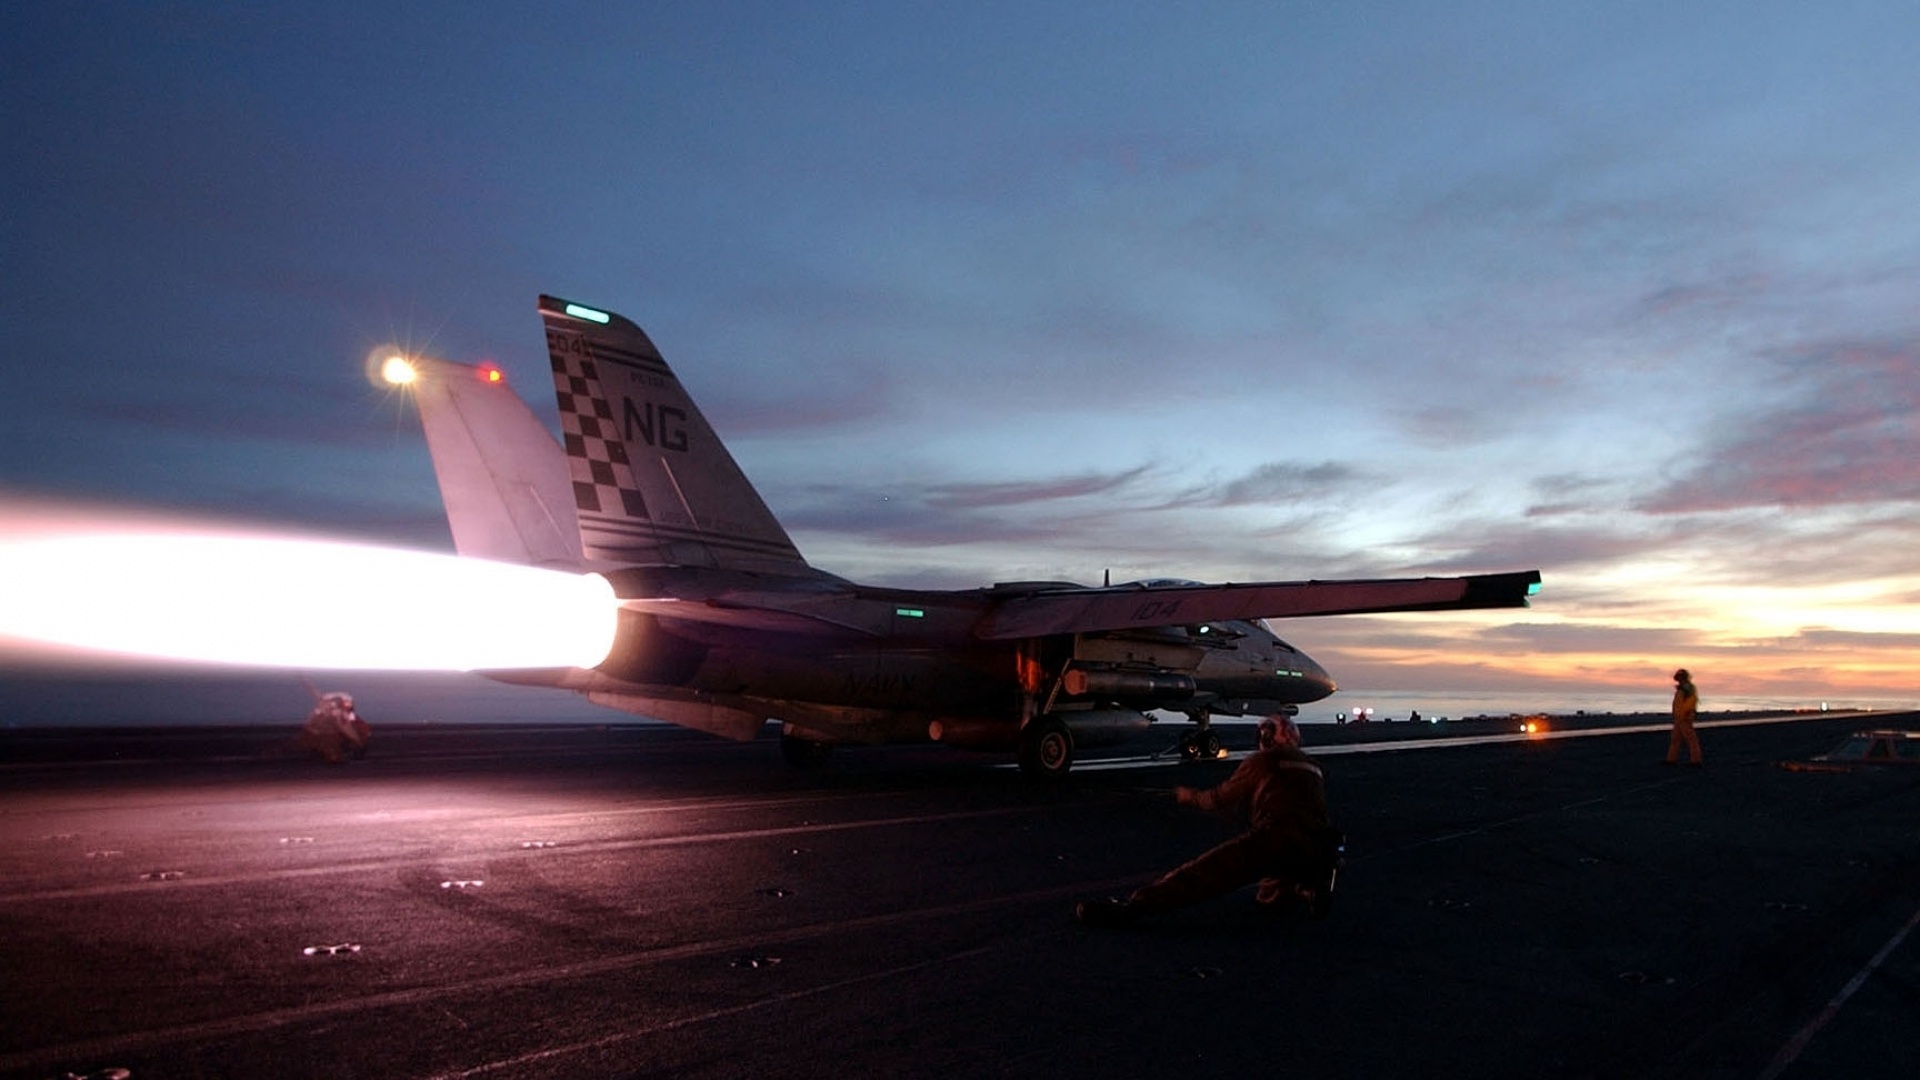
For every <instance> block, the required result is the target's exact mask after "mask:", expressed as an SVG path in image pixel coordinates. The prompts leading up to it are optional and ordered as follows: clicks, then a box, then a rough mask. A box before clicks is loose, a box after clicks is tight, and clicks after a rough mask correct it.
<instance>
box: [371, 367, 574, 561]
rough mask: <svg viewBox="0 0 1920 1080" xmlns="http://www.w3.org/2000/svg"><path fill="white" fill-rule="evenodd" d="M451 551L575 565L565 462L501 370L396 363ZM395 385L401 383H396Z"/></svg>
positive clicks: (497, 557)
mask: <svg viewBox="0 0 1920 1080" xmlns="http://www.w3.org/2000/svg"><path fill="white" fill-rule="evenodd" d="M396 359H403V360H404V361H405V362H404V364H403V365H402V366H401V370H404V371H406V372H407V373H408V374H407V376H406V379H405V380H404V385H405V386H406V387H407V389H408V390H409V391H410V392H411V393H412V394H413V398H414V402H415V404H416V405H417V406H418V407H419V410H420V425H421V427H422V428H424V429H425V431H426V435H427V451H428V453H429V454H431V455H432V457H433V473H434V476H435V478H436V479H438V480H439V482H440V498H441V501H442V502H444V503H445V504H446V508H447V525H448V527H449V529H451V530H452V532H453V547H454V550H455V551H458V552H459V553H460V554H461V555H464V556H466V557H468V558H474V559H492V560H494V561H496V562H512V563H523V564H526V565H528V566H544V567H550V568H553V569H565V570H573V569H577V568H579V566H580V565H581V550H580V525H579V521H578V519H577V518H576V517H575V516H574V510H573V490H572V486H571V484H570V483H569V482H568V480H567V462H566V458H565V456H564V455H563V454H562V453H561V452H560V444H559V443H557V442H555V441H554V438H553V433H552V432H550V431H548V430H547V426H546V425H545V424H543V423H541V422H540V420H539V418H538V417H536V416H534V415H533V411H532V410H531V409H529V408H527V403H526V402H524V401H522V400H520V398H519V396H518V395H516V394H515V393H514V392H513V391H512V390H511V389H509V388H508V386H507V384H506V381H505V380H504V378H502V376H501V374H500V370H499V369H498V368H495V367H492V366H478V367H476V366H473V365H469V364H457V363H454V362H452V361H448V360H435V359H430V358H428V357H404V358H396ZM396 381H401V380H396Z"/></svg>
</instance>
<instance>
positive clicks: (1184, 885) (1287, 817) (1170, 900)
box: [1074, 716, 1342, 926]
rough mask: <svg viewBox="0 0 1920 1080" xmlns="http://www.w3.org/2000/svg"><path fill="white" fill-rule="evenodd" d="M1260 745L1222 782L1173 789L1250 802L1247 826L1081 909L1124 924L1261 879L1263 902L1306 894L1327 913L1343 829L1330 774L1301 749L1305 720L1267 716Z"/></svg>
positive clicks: (1204, 798)
mask: <svg viewBox="0 0 1920 1080" xmlns="http://www.w3.org/2000/svg"><path fill="white" fill-rule="evenodd" d="M1259 744H1260V748H1259V749H1258V750H1257V751H1255V752H1254V754H1253V755H1252V756H1251V757H1249V758H1247V760H1245V761H1243V762H1241V763H1240V767H1239V768H1238V769H1235V770H1234V772H1233V775H1232V776H1229V777H1227V780H1226V782H1225V783H1223V784H1221V785H1220V786H1219V787H1216V788H1210V789H1206V790H1197V789H1195V788H1189V787H1177V788H1174V789H1173V794H1174V798H1176V799H1177V800H1179V802H1180V804H1181V805H1182V806H1197V807H1199V808H1200V809H1202V810H1219V809H1225V810H1245V811H1246V812H1247V816H1248V820H1249V827H1248V829H1247V831H1246V832H1244V833H1241V834H1240V835H1239V836H1236V837H1234V838H1233V839H1231V840H1228V841H1227V842H1226V843H1223V844H1221V845H1219V846H1218V847H1216V848H1214V849H1212V850H1211V851H1208V852H1206V853H1204V854H1202V855H1200V856H1199V857H1198V858H1195V859H1193V860H1192V861H1190V862H1188V863H1186V864H1185V865H1183V866H1180V867H1178V868H1176V869H1174V870H1172V871H1170V872H1169V873H1167V874H1166V875H1165V876H1163V877H1161V878H1160V880H1158V881H1156V882H1154V883H1153V884H1151V885H1146V886H1143V887H1141V888H1139V889H1136V890H1134V893H1133V895H1132V896H1130V897H1128V898H1127V899H1125V900H1118V899H1106V900H1088V901H1085V902H1083V903H1081V904H1080V905H1079V906H1078V907H1076V908H1075V909H1074V917H1075V918H1077V919H1079V920H1080V921H1081V922H1083V923H1087V924H1089V925H1093V926H1118V925H1122V924H1124V923H1129V922H1132V921H1134V920H1135V919H1138V918H1140V917H1141V916H1144V915H1157V914H1160V913H1162V912H1167V911H1173V910H1175V909H1177V908H1183V907H1186V906H1188V905H1190V904H1197V903H1199V902H1200V901H1202V900H1207V899H1211V898H1213V897H1216V896H1224V895H1226V894H1227V893H1230V892H1232V891H1233V890H1235V889H1238V888H1240V887H1241V886H1243V885H1251V884H1253V883H1254V882H1256V881H1257V882H1259V883H1260V902H1261V903H1263V904H1272V903H1275V902H1277V901H1279V900H1281V899H1283V898H1286V897H1289V896H1295V895H1306V896H1307V897H1308V898H1309V899H1311V900H1312V901H1313V902H1314V910H1315V913H1316V914H1324V912H1325V905H1326V904H1327V903H1328V902H1329V899H1328V895H1327V894H1328V893H1329V892H1330V891H1331V889H1332V886H1333V881H1332V877H1333V870H1334V863H1335V860H1336V859H1337V858H1338V857H1339V850H1340V844H1341V839H1342V838H1341V836H1340V833H1339V832H1338V831H1337V830H1336V829H1334V827H1333V823H1332V822H1331V821H1330V820H1328V817H1327V791H1326V778H1325V774H1324V773H1322V772H1321V769H1320V764H1319V762H1316V761H1315V760H1314V759H1313V758H1312V757H1310V756H1308V755H1307V754H1306V753H1305V752H1304V751H1302V750H1301V749H1300V728H1299V727H1298V726H1297V725H1295V724H1294V722H1293V721H1292V720H1289V719H1288V718H1286V717H1284V716H1269V717H1267V718H1266V719H1265V720H1262V721H1260V734H1259Z"/></svg>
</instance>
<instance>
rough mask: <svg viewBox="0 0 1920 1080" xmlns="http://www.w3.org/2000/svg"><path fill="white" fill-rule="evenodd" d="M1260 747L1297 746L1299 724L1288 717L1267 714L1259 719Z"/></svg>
mask: <svg viewBox="0 0 1920 1080" xmlns="http://www.w3.org/2000/svg"><path fill="white" fill-rule="evenodd" d="M1259 738H1260V749H1262V750H1265V749H1267V748H1268V747H1272V746H1299V745H1300V725H1298V724H1296V723H1294V722H1293V720H1292V719H1291V718H1290V717H1285V716H1269V717H1267V718H1266V719H1264V720H1262V721H1260V736H1259Z"/></svg>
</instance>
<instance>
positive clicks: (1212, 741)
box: [1200, 728, 1220, 761]
mask: <svg viewBox="0 0 1920 1080" xmlns="http://www.w3.org/2000/svg"><path fill="white" fill-rule="evenodd" d="M1219 756H1220V733H1219V732H1217V731H1214V730H1213V729H1212V728H1208V729H1207V730H1206V731H1204V732H1201V733H1200V757H1201V758H1202V759H1204V760H1206V761H1213V760H1216V759H1217V758H1219Z"/></svg>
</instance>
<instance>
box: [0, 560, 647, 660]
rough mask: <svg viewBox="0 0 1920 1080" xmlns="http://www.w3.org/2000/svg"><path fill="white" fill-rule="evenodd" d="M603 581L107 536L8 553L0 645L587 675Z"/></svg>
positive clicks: (481, 564) (610, 624) (503, 566)
mask: <svg viewBox="0 0 1920 1080" xmlns="http://www.w3.org/2000/svg"><path fill="white" fill-rule="evenodd" d="M617 610H618V603H617V601H616V600H615V599H614V595H613V589H612V586H610V585H609V584H608V583H607V582H606V580H605V579H604V578H601V577H599V576H598V575H591V574H587V575H583V574H572V573H564V572H560V571H554V570H542V569H537V568H534V567H528V566H515V565H510V564H507V563H495V562H486V561H483V560H479V559H462V558H458V557H456V556H452V555H440V554H432V553H427V552H417V551H402V550H398V549H394V548H380V547H371V546H366V545H358V544H343V543H332V542H324V541H314V540H293V539H272V538H264V537H246V536H234V535H220V534H212V535H191V534H188V535H182V534H178V533H151V534H142V533H105V534H88V535H79V536H52V537H36V538H33V539H30V540H23V541H16V542H9V543H0V635H4V636H7V637H12V638H15V639H24V640H26V641H30V642H35V643H40V644H53V645H61V646H67V647H70V648H74V649H80V650H85V651H87V652H91V653H104V654H111V655H118V656H122V657H143V658H152V659H164V660H175V661H188V662H202V663H217V664H240V665H250V666H266V667H299V668H344V669H366V670H402V671H473V670H483V669H510V668H543V667H592V666H594V665H596V664H598V663H600V662H601V661H602V660H604V659H606V655H607V651H608V650H609V649H610V648H612V645H613V636H614V632H615V628H616V618H617Z"/></svg>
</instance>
